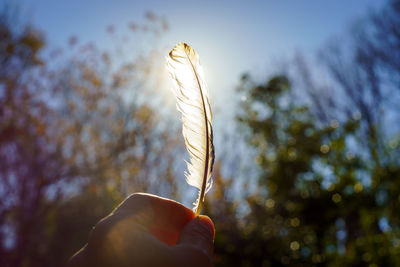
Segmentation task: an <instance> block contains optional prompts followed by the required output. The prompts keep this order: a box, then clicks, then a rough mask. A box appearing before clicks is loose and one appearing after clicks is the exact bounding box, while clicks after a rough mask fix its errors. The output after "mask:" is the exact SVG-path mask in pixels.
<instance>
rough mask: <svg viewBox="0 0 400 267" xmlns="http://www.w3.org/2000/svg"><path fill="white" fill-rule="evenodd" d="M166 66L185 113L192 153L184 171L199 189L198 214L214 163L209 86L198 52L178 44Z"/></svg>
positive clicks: (184, 125) (184, 126) (184, 124)
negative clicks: (186, 169) (186, 170)
mask: <svg viewBox="0 0 400 267" xmlns="http://www.w3.org/2000/svg"><path fill="white" fill-rule="evenodd" d="M167 68H168V70H169V73H170V76H171V78H172V80H173V82H174V88H173V92H174V94H175V96H176V99H177V104H176V106H177V109H178V110H179V111H180V112H181V114H182V134H183V136H184V138H185V144H186V149H187V150H188V152H189V155H190V163H189V162H187V168H188V172H187V173H185V175H186V181H187V183H188V184H189V185H191V186H194V187H196V188H198V189H199V194H198V198H197V200H196V202H195V203H193V204H194V205H195V207H194V209H195V210H196V214H199V212H200V208H201V205H202V202H203V201H204V196H205V194H206V193H207V192H208V191H209V190H210V188H211V186H212V179H211V172H212V168H213V164H214V145H213V133H212V113H211V107H210V102H209V99H208V98H209V97H208V89H207V85H206V82H205V79H204V73H203V68H202V67H201V65H200V60H199V56H198V54H197V53H196V52H195V51H194V50H193V49H192V48H191V47H190V46H189V45H187V44H185V43H179V44H178V45H176V46H175V47H174V49H172V50H171V52H170V53H169V56H168V57H167Z"/></svg>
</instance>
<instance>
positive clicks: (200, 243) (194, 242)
mask: <svg viewBox="0 0 400 267" xmlns="http://www.w3.org/2000/svg"><path fill="white" fill-rule="evenodd" d="M214 234H215V229H214V224H213V222H212V221H211V219H210V218H209V217H207V216H198V217H196V218H194V219H193V220H192V221H190V222H189V223H188V224H187V225H186V226H185V228H184V229H183V231H182V233H181V235H180V237H179V241H178V245H176V246H175V247H174V248H173V250H174V252H175V253H176V254H178V255H180V257H181V260H182V261H184V262H187V263H189V262H192V263H193V262H197V263H198V264H199V265H198V266H211V258H212V252H213V241H214ZM194 259H195V261H193V260H194Z"/></svg>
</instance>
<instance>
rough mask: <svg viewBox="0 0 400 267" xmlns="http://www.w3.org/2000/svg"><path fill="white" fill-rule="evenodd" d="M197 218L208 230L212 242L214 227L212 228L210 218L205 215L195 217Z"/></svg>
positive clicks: (212, 224)
mask: <svg viewBox="0 0 400 267" xmlns="http://www.w3.org/2000/svg"><path fill="white" fill-rule="evenodd" d="M197 218H198V220H199V223H200V224H202V225H204V226H205V227H207V228H208V230H209V232H210V233H211V236H212V240H213V241H214V238H215V227H214V223H213V221H212V220H211V218H210V217H208V216H206V215H199V216H197Z"/></svg>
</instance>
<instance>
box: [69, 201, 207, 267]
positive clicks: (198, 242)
mask: <svg viewBox="0 0 400 267" xmlns="http://www.w3.org/2000/svg"><path fill="white" fill-rule="evenodd" d="M213 239H214V225H213V223H212V221H211V219H210V218H208V217H206V216H198V217H195V214H194V212H193V211H192V210H190V209H188V208H186V207H185V206H183V205H182V204H179V203H178V202H175V201H172V200H169V199H165V198H160V197H158V196H154V195H149V194H133V195H131V196H130V197H129V198H127V199H126V200H125V201H124V202H122V203H121V204H120V205H119V206H118V207H117V208H116V209H115V210H114V211H113V212H112V213H111V214H110V215H108V216H107V217H105V218H104V219H102V220H101V221H99V222H98V223H97V224H96V226H95V227H94V228H93V230H92V232H91V233H90V237H89V242H88V244H87V245H86V246H85V247H84V248H82V249H81V250H80V251H79V252H77V253H76V254H75V255H74V256H73V257H72V258H71V259H70V261H69V263H68V266H69V267H78V266H98V267H100V266H113V267H125V266H130V267H134V266H174V267H175V266H178V267H179V266H185V267H189V266H203V267H204V266H205V267H207V266H212V262H211V257H212V251H213Z"/></svg>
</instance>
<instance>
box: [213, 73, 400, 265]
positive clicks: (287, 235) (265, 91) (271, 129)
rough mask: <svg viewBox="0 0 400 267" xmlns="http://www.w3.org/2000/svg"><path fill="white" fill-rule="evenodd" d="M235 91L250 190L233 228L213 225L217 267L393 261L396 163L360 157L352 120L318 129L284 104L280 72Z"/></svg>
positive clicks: (304, 112) (300, 110) (285, 88)
mask: <svg viewBox="0 0 400 267" xmlns="http://www.w3.org/2000/svg"><path fill="white" fill-rule="evenodd" d="M240 90H241V92H242V93H246V99H247V100H246V101H245V102H243V103H242V112H241V113H240V114H241V115H240V116H239V117H238V120H239V121H240V122H241V124H242V125H244V126H245V127H246V128H247V129H248V130H249V132H248V135H247V139H248V143H249V144H251V145H252V146H253V147H254V148H255V149H256V151H257V156H256V157H255V162H256V163H257V165H258V166H259V168H260V171H261V174H260V176H259V180H258V185H259V186H258V188H259V190H258V191H257V192H255V193H254V194H251V195H250V196H249V197H248V199H247V205H248V209H249V211H248V213H247V214H246V215H245V217H244V219H243V221H242V222H240V223H236V227H235V229H232V225H230V226H229V227H228V226H224V225H218V224H217V229H218V231H217V236H216V243H215V244H216V252H217V256H216V262H217V265H219V266H233V265H235V266H277V265H291V266H314V265H323V266H338V265H346V266H366V265H370V266H374V264H375V265H377V266H395V265H397V264H398V263H399V262H400V257H399V253H400V246H399V244H398V241H397V240H398V237H399V236H398V231H397V228H398V226H399V225H398V221H397V218H396V216H393V215H394V214H396V210H397V206H398V205H399V199H398V198H396V197H395V196H396V195H397V196H398V195H399V194H400V192H399V187H398V186H397V183H398V181H399V178H400V176H399V175H400V173H399V167H398V166H397V167H394V166H395V165H393V163H392V164H391V165H387V166H378V165H376V164H374V161H373V160H372V157H370V156H365V153H363V152H365V151H363V150H365V149H364V148H363V147H360V143H357V141H356V140H357V138H358V133H359V127H360V121H359V120H356V119H349V120H348V121H345V122H341V123H339V122H338V121H332V122H331V124H330V125H328V126H320V123H318V122H317V120H316V119H315V118H314V117H313V116H312V115H311V114H310V112H309V110H308V108H307V106H298V105H296V104H295V103H293V101H292V100H291V97H290V92H291V85H290V83H289V81H288V79H287V78H285V77H282V76H278V77H274V78H272V79H270V80H269V81H268V82H267V83H266V84H261V85H260V84H255V83H254V82H252V81H251V80H250V78H249V76H246V77H245V78H244V79H242V86H241V87H240ZM350 145H352V146H350ZM350 147H356V148H357V150H355V149H354V148H353V149H351V148H350ZM366 151H369V150H368V149H366ZM383 181H385V182H383ZM211 212H212V211H211ZM219 212H221V211H219ZM230 213H232V212H230ZM384 221H387V222H388V225H390V229H386V228H385V227H383V226H382V223H383V222H384ZM218 227H219V228H218ZM226 231H227V232H228V233H226ZM230 231H236V233H235V234H233V232H230ZM229 232H230V234H229ZM393 244H396V245H393ZM227 248H230V249H229V250H228V249H227ZM220 254H222V255H220Z"/></svg>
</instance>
